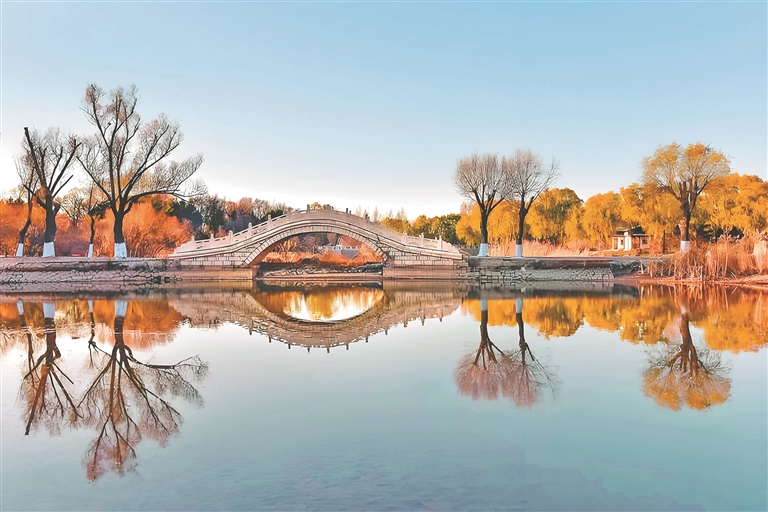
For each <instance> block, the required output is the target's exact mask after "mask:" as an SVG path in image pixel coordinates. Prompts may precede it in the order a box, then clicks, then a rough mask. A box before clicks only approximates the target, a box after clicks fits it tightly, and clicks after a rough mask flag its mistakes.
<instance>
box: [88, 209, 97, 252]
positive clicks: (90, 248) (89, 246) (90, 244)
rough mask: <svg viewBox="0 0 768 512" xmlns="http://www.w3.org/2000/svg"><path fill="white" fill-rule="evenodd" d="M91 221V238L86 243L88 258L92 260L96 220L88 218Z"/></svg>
mask: <svg viewBox="0 0 768 512" xmlns="http://www.w3.org/2000/svg"><path fill="white" fill-rule="evenodd" d="M89 217H90V219H91V237H90V239H89V243H88V257H89V258H93V240H94V239H95V238H96V219H95V218H94V217H92V216H89Z"/></svg>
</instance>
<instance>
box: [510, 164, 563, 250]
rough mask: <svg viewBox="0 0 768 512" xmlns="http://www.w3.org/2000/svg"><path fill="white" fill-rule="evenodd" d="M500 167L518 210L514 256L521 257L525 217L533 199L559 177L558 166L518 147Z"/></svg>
mask: <svg viewBox="0 0 768 512" xmlns="http://www.w3.org/2000/svg"><path fill="white" fill-rule="evenodd" d="M501 166H502V168H503V174H504V175H505V176H507V179H508V181H509V185H510V194H509V199H511V200H512V201H514V202H515V203H516V204H517V208H518V212H519V213H518V227H517V238H516V240H515V242H516V245H517V247H516V250H515V256H517V257H518V258H521V257H522V256H523V237H524V234H525V217H526V215H528V212H529V211H530V210H531V206H532V205H533V202H534V201H536V199H538V197H539V196H540V195H541V194H542V193H544V191H546V190H547V189H548V188H549V187H550V186H551V185H552V184H553V183H554V182H555V180H557V178H558V177H559V176H560V173H559V171H558V168H559V165H558V163H557V161H556V160H555V159H554V158H553V159H552V162H551V164H550V165H548V166H547V165H544V162H543V160H542V159H541V157H540V156H539V155H535V154H534V153H532V152H531V150H530V149H528V150H525V151H523V150H520V149H518V150H517V151H515V153H514V155H511V156H509V157H505V158H504V159H502V164H501Z"/></svg>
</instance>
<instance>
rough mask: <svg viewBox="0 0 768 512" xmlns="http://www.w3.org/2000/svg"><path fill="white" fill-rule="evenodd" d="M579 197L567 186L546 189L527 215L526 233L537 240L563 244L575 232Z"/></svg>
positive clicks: (578, 218) (578, 220)
mask: <svg viewBox="0 0 768 512" xmlns="http://www.w3.org/2000/svg"><path fill="white" fill-rule="evenodd" d="M581 203H582V201H581V199H579V196H577V195H576V192H574V191H573V190H571V189H569V188H553V189H550V190H547V191H546V192H544V193H543V194H541V196H540V197H539V200H538V201H537V202H536V204H534V206H533V208H532V209H531V212H530V214H529V217H528V224H529V226H530V227H529V229H528V233H530V234H531V236H532V237H533V238H535V239H537V240H540V241H547V242H549V243H552V244H559V245H563V244H566V243H568V242H570V241H571V240H572V237H574V235H575V234H577V229H578V228H577V226H578V224H579V222H580V211H579V210H581Z"/></svg>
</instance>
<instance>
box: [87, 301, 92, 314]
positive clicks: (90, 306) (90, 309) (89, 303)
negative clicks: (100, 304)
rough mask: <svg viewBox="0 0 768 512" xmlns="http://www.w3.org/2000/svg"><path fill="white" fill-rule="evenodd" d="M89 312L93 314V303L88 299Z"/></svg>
mask: <svg viewBox="0 0 768 512" xmlns="http://www.w3.org/2000/svg"><path fill="white" fill-rule="evenodd" d="M88 312H89V313H93V301H92V300H90V299H88Z"/></svg>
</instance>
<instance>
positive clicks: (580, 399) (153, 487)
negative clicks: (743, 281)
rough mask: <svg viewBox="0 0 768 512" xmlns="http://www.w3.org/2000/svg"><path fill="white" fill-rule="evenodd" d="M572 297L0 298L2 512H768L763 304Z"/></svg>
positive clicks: (757, 296)
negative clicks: (354, 511)
mask: <svg viewBox="0 0 768 512" xmlns="http://www.w3.org/2000/svg"><path fill="white" fill-rule="evenodd" d="M570 286H572V287H571V288H570V289H569V288H568V287H569V284H568V283H564V284H562V285H560V286H555V285H549V286H548V287H547V289H542V288H535V287H533V288H532V287H527V288H526V289H523V290H500V289H497V290H482V291H481V290H460V289H457V288H456V287H454V286H452V285H448V284H445V285H438V284H432V285H402V284H401V285H390V284H384V285H381V284H368V285H343V286H331V285H328V286H317V285H315V286H299V285H291V284H288V283H284V284H276V285H271V286H263V285H262V286H258V287H256V288H253V289H248V290H238V289H232V288H229V289H217V288H210V289H197V290H192V289H190V290H174V291H165V292H159V293H150V294H143V295H139V294H134V295H131V294H124V295H112V296H106V295H104V294H101V295H99V294H93V295H89V293H88V292H81V293H79V294H77V295H74V294H73V295H72V296H71V297H69V296H66V295H61V294H58V295H57V296H45V295H23V294H22V295H14V296H2V295H0V353H1V354H2V422H3V423H2V503H0V505H1V506H2V509H3V510H49V509H55V510H86V509H114V510H123V509H131V510H138V509H153V510H190V509H208V510H238V509H260V510H263V509H281V510H285V509H288V510H293V509H302V510H304V509H313V510H314V509H319V510H339V509H366V510H385V509H409V510H446V509H460V510H474V509H477V510H494V509H504V510H542V509H544V510H766V509H767V508H768V498H767V483H766V482H768V469H767V467H768V462H767V459H768V455H767V454H768V445H767V442H766V437H767V432H768V411H767V407H768V406H767V403H768V391H767V387H768V386H767V376H766V373H767V370H766V367H767V366H768V365H767V364H766V363H767V361H766V359H767V358H766V354H767V353H768V350H767V349H766V347H768V293H766V292H759V291H745V290H737V289H711V290H700V289H677V290H675V289H668V288H661V287H645V288H632V287H626V286H602V285H596V286H587V287H585V288H578V287H576V286H575V285H573V284H571V285H570ZM27 432H28V435H27Z"/></svg>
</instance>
